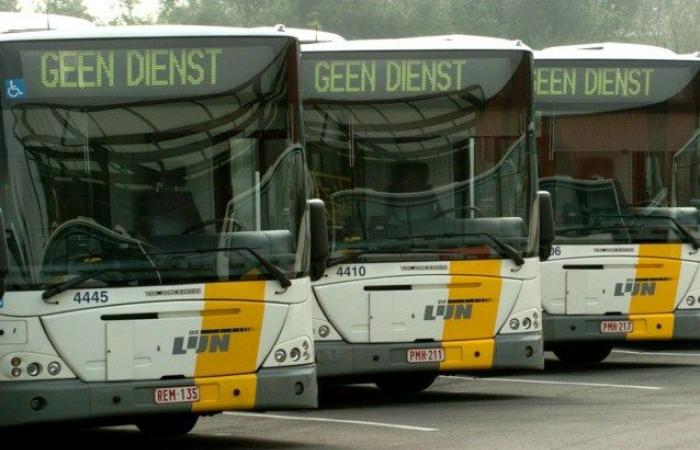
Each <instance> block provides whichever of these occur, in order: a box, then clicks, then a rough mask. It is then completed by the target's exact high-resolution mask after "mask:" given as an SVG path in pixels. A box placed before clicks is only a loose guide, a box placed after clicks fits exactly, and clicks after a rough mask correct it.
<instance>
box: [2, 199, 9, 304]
mask: <svg viewBox="0 0 700 450" xmlns="http://www.w3.org/2000/svg"><path fill="white" fill-rule="evenodd" d="M0 231H2V236H0V299H1V298H2V297H3V296H4V295H5V280H6V279H7V274H8V272H9V266H10V263H9V256H10V255H9V251H8V249H7V234H6V232H5V216H4V214H3V212H2V210H1V209H0Z"/></svg>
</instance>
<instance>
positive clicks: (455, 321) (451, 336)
mask: <svg viewBox="0 0 700 450" xmlns="http://www.w3.org/2000/svg"><path fill="white" fill-rule="evenodd" d="M462 274H469V275H462ZM502 284H503V279H502V278H501V261H500V260H482V261H458V262H451V263H450V284H449V285H448V301H447V305H445V314H444V317H445V319H444V325H443V331H442V340H443V341H465V340H469V339H485V338H491V337H493V335H494V333H495V329H496V320H497V318H498V308H499V305H500V304H501V287H502ZM509 300H511V301H510V302H507V303H510V304H511V306H512V301H514V299H509Z"/></svg>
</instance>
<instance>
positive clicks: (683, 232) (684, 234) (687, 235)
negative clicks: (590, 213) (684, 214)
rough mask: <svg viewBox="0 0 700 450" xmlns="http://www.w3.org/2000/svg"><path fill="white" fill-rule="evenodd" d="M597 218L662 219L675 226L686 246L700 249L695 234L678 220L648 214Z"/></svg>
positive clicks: (699, 242) (699, 243)
mask: <svg viewBox="0 0 700 450" xmlns="http://www.w3.org/2000/svg"><path fill="white" fill-rule="evenodd" d="M595 217H613V218H622V219H624V218H627V219H660V220H667V221H669V222H671V223H672V224H673V225H674V226H675V229H676V230H677V233H678V235H679V237H680V238H681V240H682V241H683V242H685V243H686V244H690V245H691V246H692V247H693V250H697V249H700V241H698V239H697V238H696V237H695V236H693V233H691V232H690V230H688V228H687V227H686V226H685V225H683V224H681V223H680V222H678V221H677V220H676V219H674V218H673V217H669V216H653V215H646V214H626V215H619V216H617V215H613V216H595Z"/></svg>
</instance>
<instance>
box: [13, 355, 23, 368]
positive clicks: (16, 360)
mask: <svg viewBox="0 0 700 450" xmlns="http://www.w3.org/2000/svg"><path fill="white" fill-rule="evenodd" d="M10 364H12V367H17V366H19V365H20V364H22V358H20V357H19V356H15V357H14V358H12V359H11V360H10Z"/></svg>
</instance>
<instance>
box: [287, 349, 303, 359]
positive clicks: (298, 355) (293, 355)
mask: <svg viewBox="0 0 700 450" xmlns="http://www.w3.org/2000/svg"><path fill="white" fill-rule="evenodd" d="M289 357H290V358H291V360H292V361H299V358H301V350H299V349H298V348H296V347H294V348H293V349H292V351H291V352H289Z"/></svg>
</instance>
